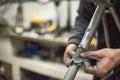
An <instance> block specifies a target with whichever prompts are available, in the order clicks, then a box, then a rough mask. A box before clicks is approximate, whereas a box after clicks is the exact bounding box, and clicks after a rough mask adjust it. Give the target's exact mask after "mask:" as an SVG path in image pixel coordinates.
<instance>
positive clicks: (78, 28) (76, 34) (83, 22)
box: [68, 0, 120, 48]
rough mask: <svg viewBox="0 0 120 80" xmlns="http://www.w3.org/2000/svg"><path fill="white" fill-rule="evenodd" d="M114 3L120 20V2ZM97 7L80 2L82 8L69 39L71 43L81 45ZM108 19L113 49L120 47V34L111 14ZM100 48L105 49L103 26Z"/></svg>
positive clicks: (99, 42)
mask: <svg viewBox="0 0 120 80" xmlns="http://www.w3.org/2000/svg"><path fill="white" fill-rule="evenodd" d="M112 3H113V4H114V6H115V8H116V10H117V12H118V15H119V18H120V0H112ZM95 8H96V7H95V5H94V4H93V3H90V2H87V1H86V0H80V6H79V9H78V16H77V17H76V21H75V27H74V28H73V30H72V33H71V36H70V38H69V40H68V41H69V43H75V44H77V45H78V44H79V43H80V41H81V39H82V37H83V35H84V32H85V30H86V28H87V26H88V24H89V22H90V20H91V17H92V15H93V13H94V11H95ZM107 17H108V23H109V32H110V42H111V46H112V48H117V47H120V46H119V45H118V44H120V32H119V31H118V29H117V27H116V25H115V23H114V20H113V18H112V16H111V15H110V14H108V15H107ZM98 38H99V39H98V40H99V41H98V44H99V46H98V48H104V47H105V43H104V33H103V29H102V24H100V25H99V27H98Z"/></svg>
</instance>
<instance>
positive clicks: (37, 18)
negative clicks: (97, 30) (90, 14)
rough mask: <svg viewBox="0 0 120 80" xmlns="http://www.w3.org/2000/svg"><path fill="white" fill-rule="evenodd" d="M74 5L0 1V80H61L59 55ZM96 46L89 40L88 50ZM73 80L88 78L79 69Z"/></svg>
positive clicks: (52, 0) (68, 1)
mask: <svg viewBox="0 0 120 80" xmlns="http://www.w3.org/2000/svg"><path fill="white" fill-rule="evenodd" d="M78 5H79V0H0V76H2V78H7V79H8V80H63V77H64V75H65V73H66V71H67V69H68V68H67V67H66V66H65V65H64V64H63V54H64V51H65V48H66V46H67V40H68V38H69V36H70V33H71V29H72V28H73V27H74V23H75V18H76V16H77V9H78ZM96 43H97V41H96V39H93V42H92V43H91V47H90V48H91V49H95V48H96ZM3 80H4V79H3ZM5 80H6V79H5ZM75 80H92V75H90V74H87V73H85V72H84V70H83V67H82V68H80V70H79V71H78V74H77V76H76V79H75Z"/></svg>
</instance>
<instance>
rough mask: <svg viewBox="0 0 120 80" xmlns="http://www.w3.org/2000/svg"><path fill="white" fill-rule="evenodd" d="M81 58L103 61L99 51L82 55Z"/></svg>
mask: <svg viewBox="0 0 120 80" xmlns="http://www.w3.org/2000/svg"><path fill="white" fill-rule="evenodd" d="M80 56H82V57H84V58H92V59H95V60H99V59H101V56H100V55H99V54H98V52H97V51H87V52H84V53H81V54H80Z"/></svg>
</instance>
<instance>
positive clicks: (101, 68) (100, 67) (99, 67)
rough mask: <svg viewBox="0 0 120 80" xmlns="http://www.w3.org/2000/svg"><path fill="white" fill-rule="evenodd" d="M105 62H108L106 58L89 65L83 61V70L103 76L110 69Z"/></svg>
mask: <svg viewBox="0 0 120 80" xmlns="http://www.w3.org/2000/svg"><path fill="white" fill-rule="evenodd" d="M106 64H108V61H107V60H106V61H104V62H103V61H99V62H97V64H96V65H94V66H91V65H90V63H89V62H85V72H87V73H90V74H94V75H96V76H98V77H104V76H105V75H106V74H107V73H108V72H109V71H110V70H111V68H110V67H109V66H108V65H106Z"/></svg>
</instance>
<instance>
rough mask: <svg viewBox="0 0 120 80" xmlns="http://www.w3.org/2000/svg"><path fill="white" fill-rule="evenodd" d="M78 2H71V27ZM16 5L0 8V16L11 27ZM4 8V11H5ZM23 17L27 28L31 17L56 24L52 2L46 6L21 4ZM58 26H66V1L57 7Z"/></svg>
mask: <svg viewBox="0 0 120 80" xmlns="http://www.w3.org/2000/svg"><path fill="white" fill-rule="evenodd" d="M78 4H79V0H75V1H74V0H73V1H71V5H72V6H71V8H72V11H71V18H72V19H71V25H72V26H73V25H74V20H75V17H76V15H77V14H76V11H77V8H78ZM17 6H18V4H17V3H14V4H6V5H4V6H1V7H0V16H4V17H5V18H6V19H7V20H8V21H9V23H10V24H11V25H13V26H14V24H15V16H16V9H17ZM5 8H6V10H5ZM23 10H24V11H23V13H24V14H23V15H24V26H25V27H29V23H30V19H31V18H32V17H35V16H38V17H40V18H43V19H44V20H48V19H52V20H53V21H54V23H56V19H57V13H56V7H55V5H54V3H53V2H50V3H48V4H45V5H43V4H40V3H37V2H26V3H24V4H23ZM59 10H60V11H59V16H60V25H61V27H64V26H66V24H67V21H66V20H67V1H62V2H61V4H60V7H59Z"/></svg>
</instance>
